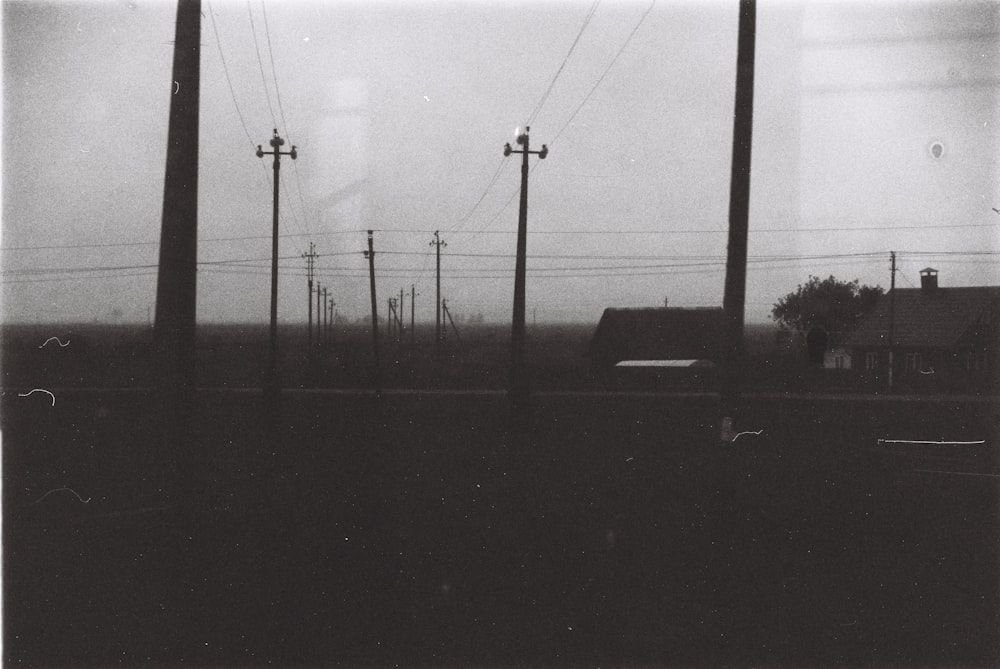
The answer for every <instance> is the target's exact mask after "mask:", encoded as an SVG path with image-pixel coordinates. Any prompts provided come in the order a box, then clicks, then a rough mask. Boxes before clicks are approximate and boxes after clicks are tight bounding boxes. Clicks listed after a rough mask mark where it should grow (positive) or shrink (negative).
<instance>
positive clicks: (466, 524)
mask: <svg viewBox="0 0 1000 669" xmlns="http://www.w3.org/2000/svg"><path fill="white" fill-rule="evenodd" d="M303 334H304V333H303ZM496 336H501V335H499V334H498V335H496ZM566 336H567V337H570V339H568V340H567V341H570V340H573V339H572V337H573V335H566ZM8 341H10V340H8ZM24 341H27V338H26V339H25V340H24ZM63 341H65V339H63ZM108 341H109V339H108V338H106V337H105V338H104V339H100V338H98V339H94V340H93V341H91V342H89V346H90V351H91V354H90V356H89V360H82V359H80V358H74V359H70V358H69V357H68V356H66V357H64V358H63V363H64V364H62V365H58V364H55V363H49V365H50V367H47V368H44V369H47V370H50V371H51V373H53V374H63V375H64V377H62V378H65V379H69V380H72V381H74V382H73V383H69V382H63V383H46V382H44V378H43V377H41V376H35V377H34V378H33V379H32V382H31V383H24V382H23V380H22V379H23V378H24V377H19V376H17V375H23V374H27V372H28V371H29V368H28V367H27V366H25V364H24V362H23V360H22V361H20V362H17V361H12V360H11V357H10V350H11V349H10V348H8V349H7V355H5V365H4V368H5V371H4V374H5V387H4V395H3V398H2V405H0V409H2V417H3V466H4V481H3V482H4V487H3V503H4V526H3V528H4V529H3V531H4V537H3V538H4V558H5V559H4V583H5V587H4V660H5V663H6V664H9V665H10V666H15V665H19V664H20V665H24V666H73V667H81V666H107V665H111V664H119V665H125V666H136V665H145V666H232V667H239V666H256V665H265V664H272V665H274V666H331V665H338V664H339V665H346V666H358V665H362V666H390V665H394V664H404V665H412V664H428V665H436V666H441V665H447V666H469V665H478V666H497V665H517V666H525V665H528V666H538V665H546V666H551V665H563V666H566V665H573V666H576V665H588V666H589V665H609V664H610V665H622V664H627V665H637V664H638V665H656V666H719V665H723V664H729V665H732V664H736V665H755V666H860V665H866V666H890V665H891V666H930V665H947V666H996V665H997V663H998V662H1000V587H998V573H1000V570H998V567H1000V541H998V539H1000V502H998V481H1000V479H998V478H997V474H998V473H1000V469H998V467H997V451H996V446H997V443H998V441H997V438H998V423H997V413H996V410H995V401H992V399H991V398H985V399H982V400H975V399H972V398H955V399H950V400H949V399H943V398H919V397H911V398H889V397H878V398H873V397H849V396H832V395H797V396H771V395H751V396H750V397H748V398H747V401H746V403H745V405H744V406H743V409H742V411H741V414H740V417H739V418H740V429H742V430H747V431H751V430H752V431H754V432H756V431H758V430H759V431H760V433H759V434H745V435H741V436H740V437H739V438H738V439H737V440H736V441H735V442H733V443H731V444H721V443H719V441H718V428H717V419H718V406H717V400H716V399H715V397H714V396H713V395H710V394H709V395H705V394H690V395H680V394H664V393H638V392H617V393H607V392H579V390H580V389H582V386H581V387H578V388H576V389H562V388H558V386H559V384H560V383H566V382H565V381H558V379H559V378H560V377H559V374H558V373H556V372H551V373H550V376H551V377H552V382H551V385H550V386H549V390H544V388H545V384H544V383H542V382H541V380H539V382H538V383H537V384H536V387H538V392H536V393H535V394H534V396H533V402H532V415H531V420H530V423H529V424H527V425H524V424H520V423H514V422H512V421H510V419H509V416H508V407H507V402H506V398H505V397H504V395H503V393H502V392H489V390H490V389H491V388H502V387H503V380H502V379H505V368H504V365H505V363H506V358H505V357H504V355H503V354H502V346H500V347H498V348H499V349H500V350H501V352H499V353H497V354H496V358H495V362H494V363H493V366H491V367H486V368H483V369H481V370H480V374H479V376H478V377H477V378H480V379H482V380H483V383H482V384H481V385H480V386H479V387H478V389H457V390H456V389H449V388H448V383H447V382H448V379H449V377H448V376H447V374H449V373H452V374H454V373H455V371H454V370H455V369H456V368H458V367H457V366H456V367H452V368H451V370H452V371H451V372H447V371H443V372H441V374H442V376H439V377H438V378H437V379H436V381H435V382H434V384H433V385H432V384H428V385H427V387H426V389H424V390H419V391H418V390H408V389H407V388H406V384H403V383H402V382H399V383H389V382H388V381H387V382H386V388H388V389H393V390H389V391H387V392H386V393H385V394H384V395H383V396H382V397H381V398H380V399H376V398H375V396H374V394H373V393H371V392H369V391H360V392H358V391H354V390H351V388H350V386H349V384H343V386H342V387H341V388H340V389H324V388H318V389H312V388H307V389H298V388H297V387H296V386H294V385H292V384H291V383H286V387H287V388H289V389H288V390H286V391H285V392H284V394H283V402H282V406H283V420H282V423H281V426H280V428H279V429H278V431H277V433H274V432H270V431H268V430H265V429H264V428H265V427H266V426H265V425H264V424H263V422H262V419H261V416H262V415H264V414H265V413H266V412H264V411H262V410H261V409H262V408H263V407H262V397H261V395H260V393H259V392H257V391H256V390H254V389H253V388H252V386H253V384H252V383H249V381H250V380H252V378H253V376H254V374H255V373H258V372H252V373H251V372H248V373H246V374H245V375H244V379H245V380H246V381H247V382H246V383H244V384H239V383H236V382H235V378H234V379H233V380H231V381H221V382H220V381H215V382H211V383H204V382H203V385H205V386H206V387H205V388H204V389H202V390H200V391H199V392H198V402H197V407H196V409H195V410H194V411H193V412H192V415H191V417H190V420H191V426H192V427H193V428H194V434H195V437H194V438H192V439H190V440H186V441H184V442H182V443H178V442H175V441H172V439H171V436H170V435H171V433H172V432H173V429H172V428H173V427H175V426H172V425H165V424H164V422H163V418H162V415H161V411H160V407H159V405H158V400H157V396H156V394H155V393H153V392H151V391H149V390H146V389H144V388H143V384H141V383H139V382H138V381H139V380H140V379H142V378H143V377H142V374H148V373H149V372H148V370H145V369H144V368H143V367H142V365H139V364H135V363H133V362H130V361H129V360H128V358H127V356H126V358H125V359H119V360H116V355H117V354H114V351H115V350H119V351H120V350H124V349H116V348H115V346H109V344H108ZM111 341H112V343H115V344H116V345H119V346H120V343H118V342H114V341H113V340H111ZM227 341H229V344H230V345H231V346H236V347H237V350H239V349H238V347H239V346H240V345H241V344H242V345H243V346H247V345H249V344H248V342H238V341H234V339H233V338H229V339H228V340H227ZM248 341H249V340H248ZM573 341H579V340H578V339H576V340H573ZM39 343H40V342H39ZM35 346H37V344H35ZM50 346H52V345H51V344H50V345H49V346H46V347H45V348H43V349H37V350H39V351H40V352H45V351H49V352H50V353H51V354H52V355H53V357H55V356H58V355H62V354H68V353H69V352H70V351H71V350H72V347H73V344H72V343H71V344H70V346H67V347H65V348H64V349H63V348H61V347H60V348H51V349H50ZM102 347H103V348H102ZM556 348H558V347H556ZM563 348H565V349H568V348H570V347H569V346H568V345H567V346H564V347H563ZM19 350H22V351H27V350H28V347H27V345H24V346H22V348H21V349H19ZM388 350H389V349H387V351H388ZM98 351H100V352H101V355H97V353H96V352H98ZM109 351H110V353H109ZM471 355H472V354H471V353H470V356H471ZM559 355H565V358H566V359H569V358H570V357H571V355H570V354H569V353H564V354H560V353H557V352H556V351H555V350H553V353H552V355H551V357H550V358H549V362H550V364H552V365H553V366H556V363H557V362H558V360H559V359H560V358H559ZM359 356H360V353H359ZM391 359H392V358H391V356H389V357H387V358H386V360H391ZM482 359H483V358H481V357H480V358H479V360H478V361H476V362H475V363H468V364H469V367H467V368H466V369H467V370H470V371H471V370H472V369H473V367H475V365H477V364H478V365H482V364H483V363H482ZM9 362H15V365H14V369H13V371H9V372H8V370H9V369H10V367H8V364H7V363H9ZM112 362H113V363H114V364H113V365H111V366H112V367H113V371H107V368H108V366H109V365H110V364H111V363H112ZM352 364H353V363H352ZM430 364H433V358H431V359H430ZM130 365H132V366H131V367H130ZM580 365H581V366H580V367H577V368H574V371H565V370H564V371H562V372H561V373H562V374H563V376H562V377H561V378H564V379H567V378H575V375H576V374H577V371H575V370H580V369H585V367H586V359H584V360H583V363H580ZM357 366H358V368H359V369H360V368H363V367H364V361H361V363H360V364H358V365H357ZM251 367H252V365H251ZM40 369H43V368H42V367H36V368H35V370H36V372H37V371H38V370H40ZM292 369H294V365H291V364H289V367H288V371H287V372H286V380H287V378H288V377H290V376H292V372H291V370H292ZM335 369H344V364H341V365H340V366H339V367H335ZM390 369H391V368H387V371H386V377H385V378H386V379H387V380H388V379H393V378H394V377H393V376H392V375H391V372H390V371H389V370H390ZM133 370H134V372H135V373H132V372H133ZM199 370H200V373H201V374H202V375H203V377H202V378H203V379H204V378H206V376H207V374H206V370H207V367H205V366H202V365H200V366H199ZM465 374H466V372H462V375H465ZM88 375H90V376H88ZM102 375H103V376H102ZM129 376H132V377H134V378H136V380H137V381H136V383H135V384H134V386H133V387H129V386H132V384H127V383H126V384H121V383H120V380H121V379H122V378H128V377H129ZM401 378H406V376H405V375H403V376H402V377H401ZM463 378H465V377H464V376H463ZM498 378H499V379H501V380H500V381H497V380H496V379H498ZM536 378H538V377H536ZM39 379H42V380H39ZM15 380H18V381H19V382H18V383H14V382H13V381H15ZM95 380H98V381H100V382H96V381H95ZM365 380H366V377H364V376H363V375H361V374H360V372H359V376H358V379H357V385H358V386H362V387H363V386H365V385H366V383H365ZM301 385H308V384H305V383H303V384H301ZM331 385H332V384H331ZM102 386H103V387H105V388H107V389H103V390H102V389H101V387H102ZM243 386H246V387H243ZM36 387H39V388H50V389H52V390H53V391H54V392H55V393H56V398H57V399H56V401H55V403H54V405H53V403H52V401H51V399H50V397H49V396H48V395H45V394H42V393H34V394H31V395H28V396H23V397H22V396H20V395H19V393H24V392H26V390H28V389H30V388H36ZM394 388H399V389H398V390H396V389H394ZM15 391H17V392H15ZM265 435H270V436H265ZM886 438H891V439H902V440H948V441H973V442H978V441H980V440H983V441H984V443H974V444H966V445H958V444H955V445H951V446H942V445H933V444H924V445H921V444H901V445H890V444H885V443H880V442H879V439H886Z"/></svg>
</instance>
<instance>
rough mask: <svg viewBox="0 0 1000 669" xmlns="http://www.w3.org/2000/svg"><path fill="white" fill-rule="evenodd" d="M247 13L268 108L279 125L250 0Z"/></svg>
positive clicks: (273, 121) (275, 124)
mask: <svg viewBox="0 0 1000 669" xmlns="http://www.w3.org/2000/svg"><path fill="white" fill-rule="evenodd" d="M247 14H249V15H250V32H251V33H252V34H253V46H254V49H256V51H257V64H258V65H259V66H260V81H261V83H262V84H263V85H264V97H265V98H266V99H267V108H268V110H269V111H270V112H271V123H272V125H274V127H277V126H278V121H277V120H276V119H275V117H274V107H273V106H271V93H270V91H269V90H268V89H267V77H266V76H264V61H263V59H261V57H260V45H259V44H258V43H257V27H256V26H255V25H254V22H253V8H252V7H251V6H250V0H247Z"/></svg>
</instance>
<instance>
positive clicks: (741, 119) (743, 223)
mask: <svg viewBox="0 0 1000 669" xmlns="http://www.w3.org/2000/svg"><path fill="white" fill-rule="evenodd" d="M756 23H757V5H756V0H740V17H739V24H738V25H739V27H738V36H737V43H736V103H735V109H734V116H733V161H732V168H731V169H732V172H731V176H730V185H729V247H728V252H727V257H726V284H725V294H724V297H723V309H724V311H725V322H726V327H725V333H724V336H725V343H724V344H723V349H722V379H721V381H722V384H721V389H720V390H721V392H720V400H721V407H720V408H721V410H722V411H721V413H722V416H721V420H720V438H721V440H722V441H732V440H733V439H734V438H735V430H734V429H733V417H734V416H735V414H736V410H737V404H738V403H739V400H740V376H741V373H742V367H743V358H744V347H743V319H744V310H745V306H746V276H747V231H748V228H749V215H750V155H751V154H750V149H751V146H752V137H753V80H754V53H755V38H756Z"/></svg>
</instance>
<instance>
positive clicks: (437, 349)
mask: <svg viewBox="0 0 1000 669" xmlns="http://www.w3.org/2000/svg"><path fill="white" fill-rule="evenodd" d="M431 246H436V247H437V249H436V250H437V296H436V297H435V298H434V358H435V360H437V359H440V357H441V247H442V246H448V245H447V244H445V243H444V242H443V241H441V237H440V236H439V235H438V231H437V230H435V231H434V239H433V241H431Z"/></svg>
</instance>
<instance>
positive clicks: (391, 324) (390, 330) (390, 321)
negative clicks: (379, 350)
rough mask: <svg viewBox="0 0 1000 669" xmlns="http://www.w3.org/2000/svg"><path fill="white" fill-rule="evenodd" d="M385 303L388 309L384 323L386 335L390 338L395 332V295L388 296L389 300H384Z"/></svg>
mask: <svg viewBox="0 0 1000 669" xmlns="http://www.w3.org/2000/svg"><path fill="white" fill-rule="evenodd" d="M386 305H387V308H388V310H389V311H388V318H387V319H386V324H385V325H386V336H387V337H390V338H391V337H392V336H393V334H394V333H395V332H396V330H395V328H396V322H397V321H396V298H395V297H390V298H389V300H388V301H387V302H386Z"/></svg>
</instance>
